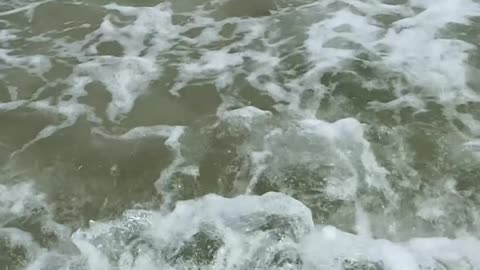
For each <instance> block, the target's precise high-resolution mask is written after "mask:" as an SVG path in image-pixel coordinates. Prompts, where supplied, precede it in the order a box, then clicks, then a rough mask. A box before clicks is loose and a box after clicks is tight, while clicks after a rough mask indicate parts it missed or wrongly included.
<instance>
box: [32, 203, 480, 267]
mask: <svg viewBox="0 0 480 270" xmlns="http://www.w3.org/2000/svg"><path fill="white" fill-rule="evenodd" d="M27 238H28V237H27ZM72 241H73V243H75V245H76V246H77V248H78V249H79V252H80V254H78V255H75V256H71V255H67V254H65V255H62V254H61V253H60V254H59V253H55V254H56V256H63V260H59V258H57V261H59V262H63V263H64V264H65V265H69V264H70V265H71V263H72V261H81V260H82V258H83V260H84V261H86V262H87V264H86V265H85V266H86V267H85V268H81V269H91V270H93V269H98V268H99V267H101V268H102V269H107V270H108V269H124V270H127V269H138V270H141V269H151V268H152V267H153V268H158V267H161V268H162V269H183V268H188V269H190V268H192V267H195V269H197V268H198V269H219V268H220V269H227V270H228V269H252V267H253V268H254V269H298V268H301V269H312V270H313V269H344V268H354V269H356V268H360V269H362V268H363V267H367V268H368V267H373V268H374V269H376V268H379V269H394V270H397V269H398V270H400V269H401V270H417V269H418V270H420V269H443V268H442V267H446V268H447V269H476V268H477V267H479V266H480V260H479V259H478V256H477V253H478V250H480V241H479V240H478V239H475V238H472V237H464V238H457V239H447V238H415V239H411V240H409V241H406V242H391V241H388V240H384V239H373V238H371V237H369V236H367V235H355V234H351V233H347V232H343V231H341V230H339V229H337V228H335V227H333V226H314V225H313V221H312V217H311V213H310V210H309V209H308V208H306V207H305V206H304V205H303V204H302V203H300V202H299V201H297V200H295V199H293V198H290V197H288V196H286V195H282V194H279V193H267V194H265V195H263V196H246V195H244V196H239V197H235V198H231V199H226V198H222V197H220V196H217V195H207V196H205V197H202V198H199V199H196V200H191V201H184V202H179V203H177V205H176V207H175V209H174V210H173V212H171V213H161V212H151V211H139V210H135V211H133V210H132V211H127V212H126V213H125V214H124V216H123V217H122V218H120V219H118V220H114V221H109V222H93V223H91V224H90V228H88V229H82V230H78V231H77V232H75V233H74V234H73V236H72ZM207 254H210V255H207ZM202 256H203V257H202ZM41 263H47V262H46V260H45V256H39V257H38V260H37V261H36V262H33V264H32V265H36V266H37V267H38V268H29V269H42V268H41ZM462 267H463V268H462Z"/></svg>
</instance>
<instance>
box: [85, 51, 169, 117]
mask: <svg viewBox="0 0 480 270" xmlns="http://www.w3.org/2000/svg"><path fill="white" fill-rule="evenodd" d="M76 72H77V73H78V74H79V75H80V76H85V75H87V76H89V78H91V79H94V80H96V81H99V82H102V83H103V84H104V85H105V87H106V88H107V90H108V91H109V92H110V93H111V94H112V101H111V102H110V104H109V105H108V107H107V115H108V118H109V120H110V121H118V120H119V119H118V118H119V117H123V116H124V115H125V114H126V113H128V112H129V111H130V110H131V109H132V107H133V105H134V103H135V100H136V99H137V98H138V97H139V96H140V95H142V94H143V93H144V92H145V89H146V88H147V87H148V84H149V82H150V81H152V80H154V79H156V78H158V77H159V75H160V70H159V68H158V67H157V65H156V64H155V63H154V62H153V61H152V60H149V59H147V58H141V57H123V58H116V57H110V56H105V57H97V58H96V59H95V60H92V61H89V62H86V63H82V64H80V65H78V67H77V71H76Z"/></svg>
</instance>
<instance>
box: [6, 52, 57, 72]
mask: <svg viewBox="0 0 480 270" xmlns="http://www.w3.org/2000/svg"><path fill="white" fill-rule="evenodd" d="M0 59H1V60H2V61H4V62H5V63H7V64H8V65H9V66H11V67H18V68H22V69H26V70H28V71H29V72H31V73H33V74H36V75H42V74H43V73H45V72H47V71H49V70H50V68H51V67H52V65H51V62H50V59H49V58H48V57H47V56H44V55H31V56H19V55H12V51H11V50H7V49H0Z"/></svg>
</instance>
